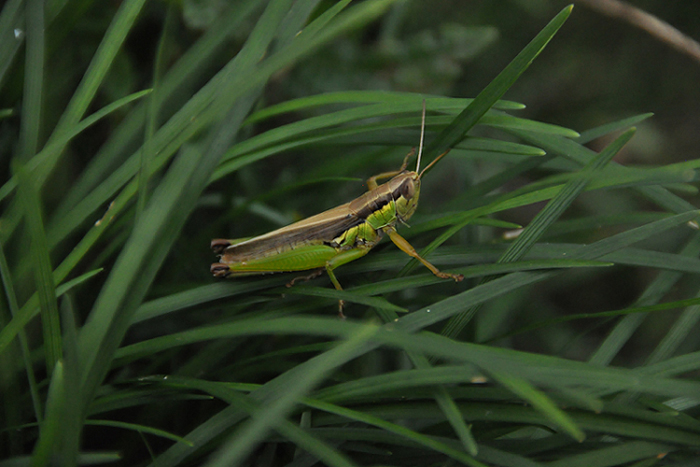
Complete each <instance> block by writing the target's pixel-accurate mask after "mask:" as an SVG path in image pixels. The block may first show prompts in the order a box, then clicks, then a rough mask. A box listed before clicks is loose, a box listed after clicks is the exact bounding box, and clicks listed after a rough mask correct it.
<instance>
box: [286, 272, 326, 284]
mask: <svg viewBox="0 0 700 467" xmlns="http://www.w3.org/2000/svg"><path fill="white" fill-rule="evenodd" d="M323 271H324V269H323V268H320V269H317V270H315V271H314V272H312V273H311V274H309V275H307V276H298V277H295V278H294V279H292V280H291V281H289V282H288V283H287V288H289V287H291V286H293V285H294V283H295V282H296V281H304V282H306V281H310V280H311V279H314V278H316V277H318V276H320V275H321V273H322V272H323Z"/></svg>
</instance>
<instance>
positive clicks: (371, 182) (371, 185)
mask: <svg viewBox="0 0 700 467" xmlns="http://www.w3.org/2000/svg"><path fill="white" fill-rule="evenodd" d="M415 154H416V148H412V149H411V151H410V152H409V153H408V154H406V157H404V158H403V164H401V168H400V169H399V170H394V171H392V172H384V173H380V174H377V175H374V176H372V177H370V178H368V179H367V190H368V191H372V190H374V189H375V188H377V187H378V186H379V185H378V184H377V180H384V179H385V178H391V177H395V176H397V175H398V174H400V173H401V172H403V171H404V170H406V167H408V160H409V159H410V158H411V157H413V156H414V155H415Z"/></svg>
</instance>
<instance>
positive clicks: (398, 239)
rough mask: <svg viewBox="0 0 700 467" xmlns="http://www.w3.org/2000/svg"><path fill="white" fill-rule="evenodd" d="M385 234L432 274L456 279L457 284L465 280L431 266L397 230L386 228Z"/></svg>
mask: <svg viewBox="0 0 700 467" xmlns="http://www.w3.org/2000/svg"><path fill="white" fill-rule="evenodd" d="M384 232H386V233H387V235H389V238H390V239H391V241H392V242H394V245H396V246H397V247H399V249H400V250H401V251H403V252H404V253H406V254H407V255H408V256H412V257H413V258H416V259H417V260H418V261H420V262H421V263H423V265H424V266H425V267H426V268H428V269H430V272H432V273H433V274H435V275H436V276H437V277H440V278H442V279H454V281H455V282H459V281H461V280H462V279H464V276H463V275H462V274H450V273H449V272H442V271H440V270H439V269H438V268H436V267H435V266H433V265H432V264H430V263H429V262H428V260H426V259H425V258H423V257H422V256H421V255H419V254H418V252H417V251H416V249H415V248H413V246H412V245H411V244H410V243H408V240H406V239H405V238H403V237H402V236H401V235H399V233H398V232H397V231H396V229H395V228H393V227H385V228H384Z"/></svg>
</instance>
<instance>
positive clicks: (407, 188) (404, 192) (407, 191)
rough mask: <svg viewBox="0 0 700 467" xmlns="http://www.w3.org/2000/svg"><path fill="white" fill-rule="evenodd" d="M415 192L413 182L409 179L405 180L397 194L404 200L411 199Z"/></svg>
mask: <svg viewBox="0 0 700 467" xmlns="http://www.w3.org/2000/svg"><path fill="white" fill-rule="evenodd" d="M415 192H416V189H415V187H414V186H413V180H411V179H410V178H409V179H406V181H405V182H403V184H402V185H401V187H400V188H399V193H401V196H403V197H404V198H406V199H411V198H413V195H414V193H415Z"/></svg>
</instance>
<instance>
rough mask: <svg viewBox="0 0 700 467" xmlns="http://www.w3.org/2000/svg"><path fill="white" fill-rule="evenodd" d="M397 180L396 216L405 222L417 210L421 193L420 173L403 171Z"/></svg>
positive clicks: (395, 193)
mask: <svg viewBox="0 0 700 467" xmlns="http://www.w3.org/2000/svg"><path fill="white" fill-rule="evenodd" d="M394 181H395V186H396V188H395V189H394V190H393V192H394V202H395V203H396V217H398V218H399V220H400V221H401V222H405V221H407V220H408V219H410V217H411V216H412V215H413V213H414V212H416V207H418V197H419V195H420V175H418V174H417V173H416V172H408V171H406V172H403V173H401V174H399V175H397V176H396V177H395V178H394V179H393V180H392V182H394Z"/></svg>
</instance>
